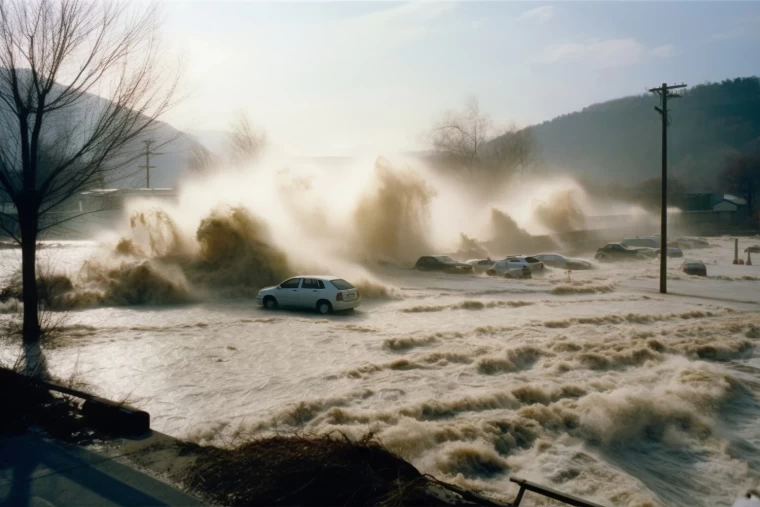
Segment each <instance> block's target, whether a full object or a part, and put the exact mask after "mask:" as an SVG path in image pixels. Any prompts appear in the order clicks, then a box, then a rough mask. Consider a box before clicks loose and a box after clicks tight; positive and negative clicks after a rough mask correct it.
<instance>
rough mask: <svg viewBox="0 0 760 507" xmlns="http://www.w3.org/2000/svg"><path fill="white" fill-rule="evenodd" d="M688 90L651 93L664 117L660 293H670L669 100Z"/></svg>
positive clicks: (663, 89)
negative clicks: (658, 103) (656, 97)
mask: <svg viewBox="0 0 760 507" xmlns="http://www.w3.org/2000/svg"><path fill="white" fill-rule="evenodd" d="M678 88H686V85H685V84H680V85H671V86H668V84H667V83H662V86H661V87H659V88H650V90H649V91H650V92H653V93H656V94H658V95H659V96H660V107H657V106H654V109H655V111H657V112H658V113H660V116H662V209H661V210H660V292H661V293H663V294H666V293H667V292H668V125H669V123H670V122H669V120H668V99H671V98H673V99H675V98H679V97H680V96H679V95H676V94H673V93H671V92H670V90H675V89H678Z"/></svg>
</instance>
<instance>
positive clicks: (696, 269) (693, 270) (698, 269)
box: [681, 260, 707, 276]
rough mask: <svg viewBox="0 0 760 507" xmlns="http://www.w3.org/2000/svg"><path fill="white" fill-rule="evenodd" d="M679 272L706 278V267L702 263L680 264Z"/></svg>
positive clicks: (691, 261) (692, 261)
mask: <svg viewBox="0 0 760 507" xmlns="http://www.w3.org/2000/svg"><path fill="white" fill-rule="evenodd" d="M681 271H683V272H684V273H686V274H687V275H696V276H707V266H705V263H704V262H702V261H694V260H688V261H684V262H683V264H681Z"/></svg>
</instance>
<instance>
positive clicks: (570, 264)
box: [533, 253, 594, 269]
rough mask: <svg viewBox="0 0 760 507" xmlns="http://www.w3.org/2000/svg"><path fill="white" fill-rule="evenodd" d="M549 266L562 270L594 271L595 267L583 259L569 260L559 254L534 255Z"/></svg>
mask: <svg viewBox="0 0 760 507" xmlns="http://www.w3.org/2000/svg"><path fill="white" fill-rule="evenodd" d="M533 257H535V258H536V259H538V260H540V261H541V262H543V263H544V264H546V265H547V266H551V267H553V268H560V269H593V268H594V265H593V264H591V263H590V262H588V261H584V260H583V259H569V258H567V257H565V256H564V255H560V254H557V253H546V254H537V255H534V256H533Z"/></svg>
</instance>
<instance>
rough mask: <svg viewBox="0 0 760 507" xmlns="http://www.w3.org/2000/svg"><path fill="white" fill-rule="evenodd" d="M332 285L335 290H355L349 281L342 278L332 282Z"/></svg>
mask: <svg viewBox="0 0 760 507" xmlns="http://www.w3.org/2000/svg"><path fill="white" fill-rule="evenodd" d="M330 283H331V284H333V285H334V286H335V288H336V289H338V290H348V289H353V288H354V286H353V285H351V284H350V283H348V282H347V281H345V280H343V279H341V278H336V279H335V280H330Z"/></svg>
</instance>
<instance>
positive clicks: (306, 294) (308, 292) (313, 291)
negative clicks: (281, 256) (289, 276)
mask: <svg viewBox="0 0 760 507" xmlns="http://www.w3.org/2000/svg"><path fill="white" fill-rule="evenodd" d="M324 292H325V284H324V282H323V281H322V280H317V279H314V278H304V279H303V282H301V289H300V291H299V292H298V298H299V299H298V306H301V307H303V308H316V307H317V301H319V300H320V299H322V298H323V296H324Z"/></svg>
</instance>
